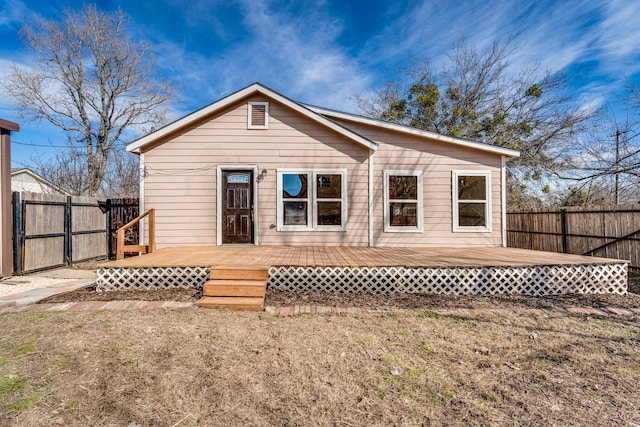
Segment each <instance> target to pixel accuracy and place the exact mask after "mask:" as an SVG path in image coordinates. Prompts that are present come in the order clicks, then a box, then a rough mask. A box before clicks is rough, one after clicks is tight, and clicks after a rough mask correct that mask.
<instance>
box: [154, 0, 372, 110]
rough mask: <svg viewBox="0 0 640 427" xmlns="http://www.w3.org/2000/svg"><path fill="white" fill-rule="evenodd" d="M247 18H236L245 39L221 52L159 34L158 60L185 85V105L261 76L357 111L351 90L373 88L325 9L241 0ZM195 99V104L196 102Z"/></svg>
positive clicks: (286, 90)
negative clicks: (294, 8) (342, 43)
mask: <svg viewBox="0 0 640 427" xmlns="http://www.w3.org/2000/svg"><path fill="white" fill-rule="evenodd" d="M240 7H241V9H242V16H243V19H242V20H241V21H240V22H236V23H234V25H235V26H236V28H235V29H236V31H243V32H244V34H243V36H244V37H243V40H244V41H242V42H239V43H235V44H231V45H228V46H226V47H225V48H224V51H222V52H211V53H209V52H193V51H189V50H188V46H187V47H186V49H185V47H184V46H180V45H178V44H177V43H176V42H175V41H171V40H168V39H167V38H166V37H165V36H160V35H158V36H157V37H158V39H159V40H160V42H159V43H156V44H155V49H156V51H157V52H158V55H159V59H160V61H159V63H161V64H164V66H165V67H167V68H168V74H170V75H173V76H175V77H176V78H177V80H179V81H180V82H181V83H182V85H183V86H184V92H185V93H186V94H189V93H191V94H193V96H194V97H195V98H193V99H188V98H187V99H185V100H184V105H185V108H182V107H180V106H178V107H177V111H182V110H185V109H186V110H189V107H187V106H188V105H191V108H194V107H197V106H202V105H205V104H207V103H209V102H212V101H214V100H216V99H218V98H219V97H221V96H224V95H226V94H229V93H231V92H233V91H236V90H238V89H240V88H241V87H243V86H246V85H248V84H251V83H253V82H255V81H259V82H261V83H263V84H265V85H267V86H269V87H271V88H273V89H274V90H276V91H279V92H282V93H283V94H285V95H287V96H290V97H291V98H293V99H295V100H297V101H301V102H308V103H313V104H318V105H323V106H326V107H332V108H339V109H345V110H350V111H352V110H354V106H353V105H351V101H349V97H350V95H351V93H352V92H353V91H363V90H365V89H368V88H369V87H370V84H371V81H372V77H371V76H370V74H369V73H368V72H367V71H366V70H365V69H363V68H361V66H360V64H359V63H358V61H357V60H356V59H354V58H352V57H350V56H349V54H348V53H347V52H346V51H345V50H344V49H343V48H342V47H340V46H339V44H338V43H337V42H336V38H337V37H338V36H339V35H340V34H341V32H342V25H344V23H343V22H341V21H340V20H339V19H336V18H334V17H331V16H330V15H329V14H328V13H327V12H326V11H324V10H323V9H322V8H316V7H304V6H303V10H302V11H299V13H298V14H295V15H294V14H293V13H291V12H290V11H289V10H278V9H277V8H276V7H275V6H273V5H272V4H270V3H269V2H266V3H263V2H251V1H246V2H241V4H240ZM194 104H197V105H194Z"/></svg>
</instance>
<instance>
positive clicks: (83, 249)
mask: <svg viewBox="0 0 640 427" xmlns="http://www.w3.org/2000/svg"><path fill="white" fill-rule="evenodd" d="M133 205H135V206H133ZM112 209H115V211H116V213H115V214H113V212H112ZM118 209H119V211H118ZM137 209H138V199H107V200H106V201H98V200H97V199H93V198H89V197H76V196H64V195H54V194H40V193H27V192H25V193H16V192H14V193H13V249H14V252H13V270H14V274H16V275H20V274H26V273H32V272H35V271H40V270H46V269H50V268H56V267H63V266H68V265H70V264H72V263H74V262H81V261H86V260H90V259H97V258H108V257H110V256H111V254H112V252H113V253H115V242H112V238H108V236H113V235H115V230H117V229H118V228H119V227H120V225H118V221H124V223H126V222H128V221H129V219H128V218H129V215H133V213H134V212H136V213H135V215H134V216H133V217H131V218H135V216H137ZM114 218H115V219H116V221H115V223H114V222H113V219H114ZM124 223H123V224H124ZM132 238H135V239H137V236H132ZM112 247H113V251H112V249H111V248H112Z"/></svg>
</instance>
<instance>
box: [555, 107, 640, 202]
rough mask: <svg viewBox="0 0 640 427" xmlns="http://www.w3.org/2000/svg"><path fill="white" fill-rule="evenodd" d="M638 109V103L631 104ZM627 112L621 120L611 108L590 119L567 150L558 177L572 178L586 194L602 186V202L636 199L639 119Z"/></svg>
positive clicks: (639, 162)
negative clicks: (590, 124)
mask: <svg viewBox="0 0 640 427" xmlns="http://www.w3.org/2000/svg"><path fill="white" fill-rule="evenodd" d="M632 107H635V108H638V109H640V104H638V105H637V106H632ZM629 113H630V115H627V117H626V118H625V119H624V120H623V121H621V120H618V119H617V118H616V114H615V112H613V111H612V110H611V109H609V110H607V111H603V112H602V113H601V114H600V115H598V116H597V118H596V120H594V123H593V127H592V128H591V131H590V132H589V133H588V134H586V135H584V136H583V138H581V139H580V141H579V142H578V144H577V145H576V146H575V147H574V148H573V149H572V150H570V151H569V152H568V156H567V159H566V164H567V165H568V168H567V170H566V171H565V172H564V173H563V174H562V175H561V177H563V178H565V179H567V180H569V181H573V182H574V183H575V185H576V186H578V187H579V188H581V189H583V191H586V192H587V194H588V195H591V193H592V192H593V191H594V189H596V190H597V191H598V192H600V189H606V190H607V191H606V196H605V197H604V199H603V202H604V203H612V204H620V203H637V202H638V200H640V189H639V186H638V184H640V145H639V144H638V142H639V141H640V138H639V137H640V122H639V121H638V118H634V116H633V108H631V109H630V111H629Z"/></svg>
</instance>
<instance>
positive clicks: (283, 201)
mask: <svg viewBox="0 0 640 427" xmlns="http://www.w3.org/2000/svg"><path fill="white" fill-rule="evenodd" d="M277 180H278V182H277V193H278V195H277V214H276V215H277V230H278V231H346V229H347V171H346V170H344V169H278V171H277Z"/></svg>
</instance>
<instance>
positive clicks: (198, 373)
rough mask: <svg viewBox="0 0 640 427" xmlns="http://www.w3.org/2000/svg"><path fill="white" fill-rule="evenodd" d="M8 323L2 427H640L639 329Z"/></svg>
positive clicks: (316, 318) (157, 318) (531, 320)
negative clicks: (539, 426) (91, 426)
mask: <svg viewBox="0 0 640 427" xmlns="http://www.w3.org/2000/svg"><path fill="white" fill-rule="evenodd" d="M0 322H1V324H2V334H1V336H0V425H25V426H32V425H43V426H51V425H65V426H67V425H77V426H88V425H114V426H127V425H135V426H147V425H159V426H189V425H227V426H232V425H289V426H294V425H345V426H352V425H356V426H365V425H366V426H370V425H381V426H387V425H435V426H437V425H478V426H486V425H628V426H633V425H640V409H639V408H640V392H639V387H640V386H639V384H640V362H639V361H640V324H639V318H638V316H636V317H615V318H596V317H576V316H572V317H568V316H567V317H565V316H558V317H555V316H539V315H533V314H523V313H518V314H510V315H483V316H482V317H479V318H473V317H460V316H441V315H439V314H438V313H436V312H433V311H422V312H413V311H401V312H394V313H380V314H369V315H347V316H338V315H306V316H296V317H287V318H284V317H276V316H270V315H267V314H265V313H235V312H225V311H216V310H207V309H198V308H188V309H181V310H149V311H117V312H116V311H97V312H26V313H6V314H3V315H0ZM131 423H134V424H131Z"/></svg>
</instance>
